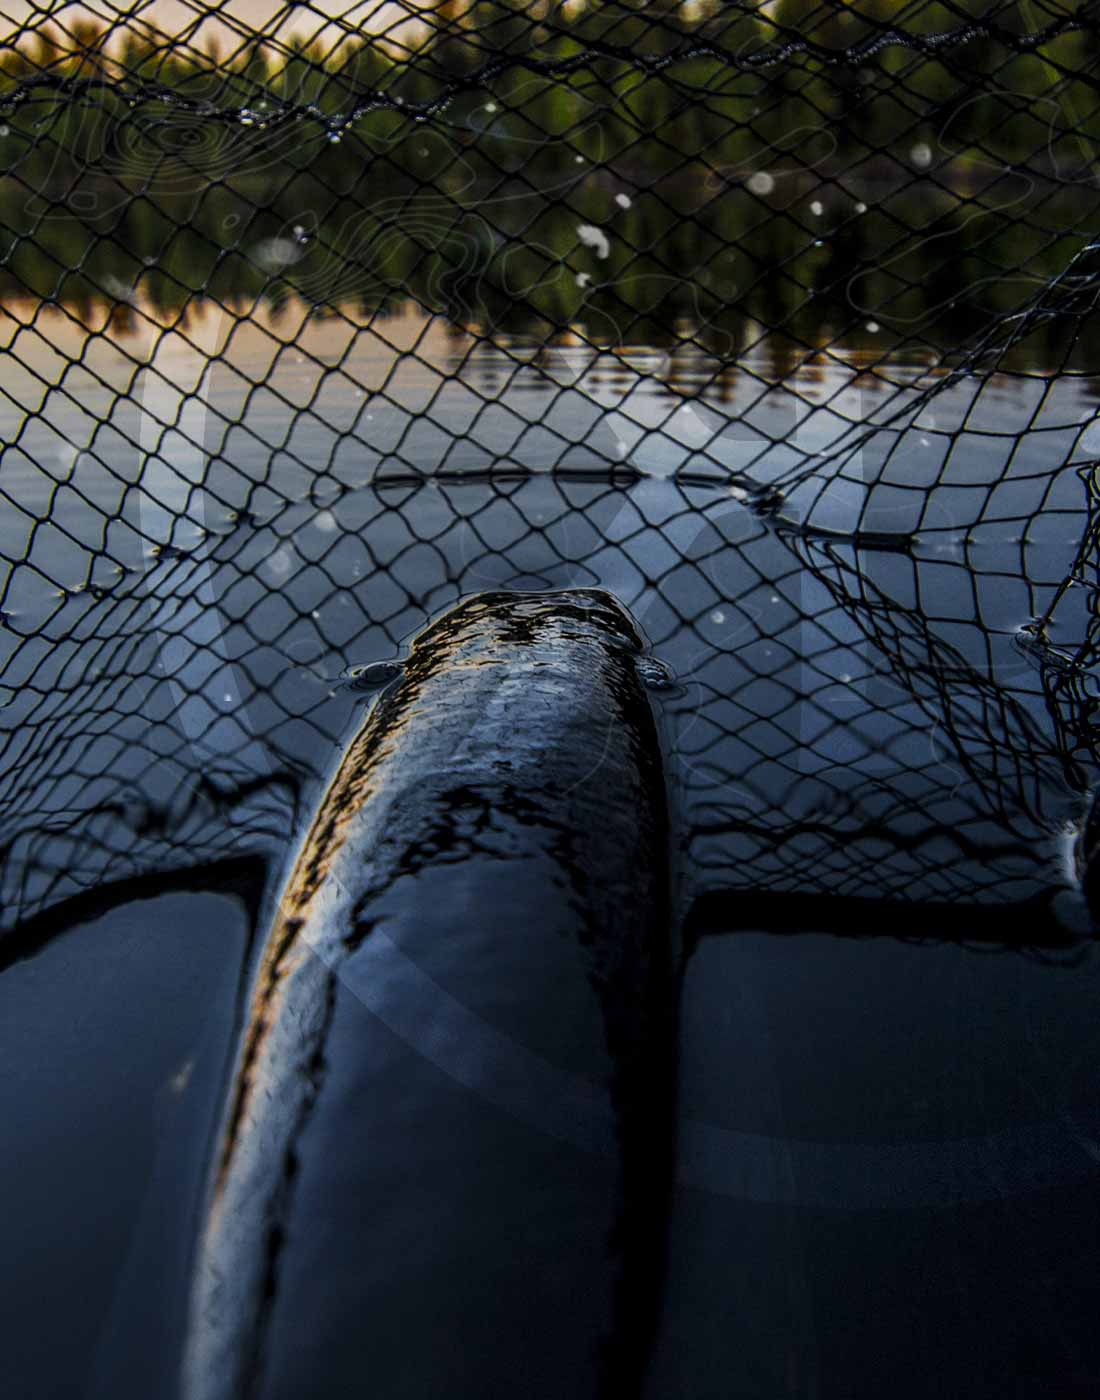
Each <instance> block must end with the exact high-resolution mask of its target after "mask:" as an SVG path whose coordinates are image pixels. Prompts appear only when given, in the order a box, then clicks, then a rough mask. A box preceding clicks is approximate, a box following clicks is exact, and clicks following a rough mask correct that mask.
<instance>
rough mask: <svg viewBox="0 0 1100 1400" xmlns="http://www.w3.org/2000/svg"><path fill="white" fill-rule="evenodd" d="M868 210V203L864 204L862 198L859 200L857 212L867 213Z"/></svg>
mask: <svg viewBox="0 0 1100 1400" xmlns="http://www.w3.org/2000/svg"><path fill="white" fill-rule="evenodd" d="M866 212H867V206H866V204H864V202H863V200H862V199H861V200H860V201H859V203H858V204H857V205H856V213H857V214H866Z"/></svg>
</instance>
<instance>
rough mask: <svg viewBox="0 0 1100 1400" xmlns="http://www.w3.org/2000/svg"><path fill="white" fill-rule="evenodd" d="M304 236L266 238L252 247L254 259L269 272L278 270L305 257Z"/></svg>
mask: <svg viewBox="0 0 1100 1400" xmlns="http://www.w3.org/2000/svg"><path fill="white" fill-rule="evenodd" d="M305 241H306V240H305V239H304V238H297V239H290V238H265V239H263V240H262V242H260V243H257V244H256V245H255V247H254V248H253V249H252V259H253V261H254V262H258V263H259V264H260V266H261V267H262V268H264V269H265V271H267V272H278V271H279V270H280V269H281V268H284V267H290V266H291V265H292V264H294V263H296V262H301V260H302V258H304V257H305V249H304V248H303V247H302V244H303V243H304V242H305Z"/></svg>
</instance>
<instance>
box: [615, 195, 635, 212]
mask: <svg viewBox="0 0 1100 1400" xmlns="http://www.w3.org/2000/svg"><path fill="white" fill-rule="evenodd" d="M615 203H616V204H617V205H618V206H619V208H620V209H629V208H630V205H631V198H630V196H629V195H628V194H617V195H616V196H615Z"/></svg>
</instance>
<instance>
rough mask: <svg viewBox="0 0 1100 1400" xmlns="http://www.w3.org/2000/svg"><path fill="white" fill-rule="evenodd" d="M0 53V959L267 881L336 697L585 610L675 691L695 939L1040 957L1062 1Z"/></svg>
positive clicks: (1063, 255)
mask: <svg viewBox="0 0 1100 1400" xmlns="http://www.w3.org/2000/svg"><path fill="white" fill-rule="evenodd" d="M9 11H10V12H11V18H10V19H9V21H8V22H7V31H8V32H7V34H6V37H4V39H3V41H2V47H0V290H2V297H3V301H2V311H0V345H2V347H3V354H4V365H3V374H2V376H0V439H2V443H3V458H2V462H0V493H2V506H0V582H2V588H0V624H2V625H0V705H2V708H0V724H2V734H0V743H2V747H3V759H2V776H0V848H2V850H3V853H4V863H3V876H2V880H3V906H4V910H5V916H4V923H5V925H6V926H7V927H9V928H11V927H14V926H16V925H19V926H22V927H24V928H33V927H34V926H35V921H36V919H37V920H39V922H41V919H42V918H43V917H44V916H46V915H51V916H53V917H59V918H62V919H63V918H64V917H65V914H64V911H65V910H66V909H67V908H69V909H71V908H75V907H77V906H76V905H73V904H72V901H73V900H77V901H78V903H79V899H80V898H81V897H83V896H86V895H87V894H88V892H89V891H96V892H98V893H99V895H100V896H102V897H105V898H106V897H110V896H109V892H110V891H111V890H112V889H116V890H120V891H121V890H125V889H127V888H131V887H132V882H134V881H135V880H139V879H141V878H145V877H149V876H152V875H155V876H156V877H157V878H158V879H161V880H164V879H167V878H170V877H171V876H172V875H173V874H178V873H179V872H180V871H187V872H190V873H191V875H192V876H194V877H195V878H198V879H200V880H202V879H205V878H210V879H214V878H215V876H216V874H217V872H218V871H219V870H221V869H225V868H229V867H231V866H232V868H234V869H236V868H237V867H236V866H233V862H234V861H236V862H239V861H240V860H241V858H242V857H255V858H256V859H257V861H258V862H259V863H260V865H261V866H263V865H266V867H267V868H274V866H275V865H277V863H278V860H279V858H280V857H281V855H282V854H283V853H284V852H285V849H286V845H287V842H288V840H289V838H290V834H291V833H292V831H293V830H294V828H295V826H296V824H297V823H298V821H299V820H300V818H301V816H302V815H303V814H304V812H305V811H306V810H308V808H309V805H310V804H311V803H312V802H313V801H314V800H315V798H316V796H317V795H318V792H319V789H320V784H321V782H322V781H323V779H324V777H325V775H326V773H327V772H328V771H329V768H330V765H331V762H332V759H333V756H334V753H335V752H336V751H337V750H338V748H339V747H340V745H341V744H342V743H343V741H344V739H345V737H346V735H347V733H348V730H349V726H350V725H351V724H353V723H354V721H355V717H356V712H357V711H356V707H357V706H358V705H360V704H361V703H362V700H363V698H364V695H363V692H364V690H365V689H366V688H367V687H369V685H370V684H371V683H372V681H373V680H374V679H376V678H381V677H384V675H385V674H386V672H385V668H384V667H383V668H381V669H380V670H372V669H370V668H372V667H373V664H374V663H378V662H387V661H392V660H394V659H398V658H399V657H400V653H401V649H402V647H404V646H405V645H406V644H407V641H408V639H409V637H410V636H411V635H412V634H413V633H414V632H415V631H416V630H417V628H418V627H419V626H421V625H422V624H423V622H424V621H425V620H426V619H427V618H428V617H430V616H432V615H434V614H435V613H437V612H438V611H439V610H441V609H442V608H444V607H446V606H447V605H448V604H449V603H450V602H452V601H453V600H454V599H455V598H457V597H459V596H460V595H462V594H464V593H468V592H471V591H476V590H478V589H482V588H487V587H502V586H503V587H515V588H539V587H560V586H570V585H593V584H596V585H600V586H604V587H607V588H610V589H612V590H613V591H614V592H615V593H616V594H617V595H618V596H620V597H621V598H622V599H623V600H624V602H626V604H627V605H628V606H629V607H630V608H631V609H632V611H633V612H634V613H635V615H636V616H637V618H638V620H639V622H640V623H641V625H642V627H643V628H644V630H645V632H646V634H647V636H648V637H649V639H650V641H651V643H652V646H653V649H654V651H655V653H656V655H657V656H659V657H660V658H661V659H662V660H663V661H664V662H666V663H667V665H668V666H669V667H670V668H671V670H672V672H673V673H674V675H675V678H676V684H675V685H674V686H671V687H668V686H666V687H665V688H664V691H663V694H662V695H661V697H660V699H659V704H660V706H661V708H662V713H663V716H664V724H665V731H666V740H667V744H668V755H669V758H668V763H669V772H670V776H671V779H672V781H673V785H674V789H675V792H676V794H677V805H678V811H679V830H680V833H681V842H682V847H683V862H682V863H683V870H684V872H685V886H686V888H687V891H688V898H689V899H690V898H692V897H695V896H698V895H700V894H707V893H708V892H709V893H710V894H711V895H714V894H715V892H720V891H728V890H733V889H736V890H738V891H754V892H756V893H757V894H759V895H761V896H764V895H768V896H771V895H774V896H775V897H776V898H779V897H789V896H799V895H812V896H815V897H817V898H819V899H820V897H821V896H823V895H828V896H832V897H835V899H837V900H843V899H851V898H855V899H868V898H874V899H889V900H894V901H898V902H899V905H902V904H904V905H906V906H918V908H926V909H929V910H930V909H932V908H933V907H934V906H938V905H941V904H944V903H945V902H950V903H951V904H952V906H954V907H957V908H960V907H963V906H970V905H973V904H975V903H979V904H980V903H986V904H999V905H1009V906H1013V907H1021V908H1025V909H1027V910H1029V911H1030V912H1029V914H1028V919H1029V921H1030V922H1029V923H1028V928H1029V929H1030V930H1031V934H1030V935H1028V936H1029V937H1031V940H1032V941H1039V942H1041V941H1042V940H1041V937H1040V933H1038V932H1036V930H1037V929H1039V928H1040V925H1041V924H1042V919H1041V917H1040V915H1039V914H1038V913H1036V910H1040V909H1043V908H1045V907H1046V904H1045V901H1049V900H1050V898H1051V897H1052V896H1053V894H1054V893H1055V892H1056V891H1057V890H1058V889H1059V888H1060V886H1063V885H1064V884H1065V883H1066V881H1067V879H1068V878H1069V877H1068V875H1067V873H1066V870H1065V864H1066V862H1065V858H1064V848H1065V846H1066V843H1067V842H1068V840H1069V834H1068V833H1069V827H1070V825H1071V824H1072V823H1073V822H1074V821H1075V820H1078V819H1079V818H1080V814H1081V810H1082V800H1083V794H1084V793H1085V792H1086V791H1087V790H1088V788H1089V786H1090V784H1091V783H1092V782H1093V780H1094V778H1095V772H1096V764H1097V757H1098V756H1097V752H1096V743H1095V726H1094V724H1093V711H1094V707H1095V705H1096V695H1097V686H1096V673H1095V663H1096V658H1097V653H1096V647H1097V639H1098V631H1097V620H1096V610H1095V599H1096V596H1097V594H1096V585H1097V582H1098V580H1097V577H1096V559H1097V551H1096V537H1097V530H1098V529H1100V526H1098V524H1097V519H1096V514H1095V505H1096V502H1097V500H1098V499H1100V495H1098V488H1097V485H1096V483H1097V477H1096V474H1095V473H1096V470H1097V464H1096V461H1095V460H1094V458H1097V457H1100V418H1098V417H1097V393H1098V390H1100V380H1097V379H1096V378H1095V377H1092V375H1091V367H1092V366H1093V365H1094V364H1095V362H1096V357H1097V351H1098V349H1100V317H1097V315H1096V303H1097V296H1098V293H1100V245H1097V244H1096V243H1095V242H1094V240H1095V238H1096V236H1097V228H1098V220H1097V214H1098V206H1100V184H1098V179H1097V176H1098V172H1100V151H1098V148H1097V142H1098V141H1100V90H1098V74H1100V65H1098V63H1097V58H1098V56H1100V9H1098V7H1096V6H1094V5H1091V4H1084V5H1081V4H1051V3H1039V2H1038V0H1034V3H1011V4H1002V3H965V4H963V3H958V4H946V3H945V4H933V3H926V0H914V3H911V4H907V5H896V4H893V3H885V2H884V0H866V2H865V3H858V4H839V3H832V2H830V3H821V4H816V5H815V4H813V3H809V0H774V3H771V4H768V5H764V6H761V5H755V4H730V3H724V4H719V3H718V2H717V0H685V3H679V4H673V3H652V0H651V3H649V4H648V5H644V6H643V5H642V4H641V3H637V0H620V2H619V3H614V2H613V3H607V2H606V0H604V2H603V3H600V4H594V3H586V0H566V2H565V3H562V4H553V3H549V0H546V3H542V4H520V3H518V0H516V3H504V2H503V0H469V2H468V3H462V0H456V2H455V3H439V4H434V5H428V4H419V5H418V4H413V3H411V0H402V3H396V2H395V0H364V2H363V3H360V4H357V5H355V6H353V7H351V8H346V9H344V8H341V6H340V5H339V4H337V3H332V4H329V5H325V6H321V5H312V4H289V5H284V6H279V5H277V4H265V3H261V0H231V3H229V4H221V5H209V6H207V5H200V4H193V3H189V0H156V3H140V2H139V3H137V4H133V5H131V6H129V7H128V8H127V9H125V10H120V9H115V8H114V7H113V6H111V5H110V4H108V3H105V0H97V3H94V4H90V5H84V6H80V7H77V6H73V5H68V4H64V3H58V4H51V5H48V6H35V7H33V8H32V7H31V6H30V5H26V4H23V5H21V4H17V5H16V7H15V9H14V11H11V7H10V6H9ZM21 16H22V17H23V18H22V22H21ZM362 667H366V668H368V669H367V670H366V671H362V670H359V669H358V668H362ZM655 684H657V685H660V684H661V682H660V681H659V680H655ZM729 907H730V909H732V908H733V907H734V906H733V905H732V904H731V905H730V906H729ZM721 917H728V918H733V917H735V916H734V915H733V914H732V913H731V914H728V915H725V916H721ZM721 917H720V919H719V922H721ZM822 917H824V916H822ZM999 917H1000V916H999ZM927 922H928V926H927V928H926V929H925V930H924V931H925V932H927V933H928V934H932V933H935V932H936V931H937V929H938V928H939V927H940V926H941V924H942V918H941V916H940V915H936V916H935V917H933V915H932V914H931V913H929V914H928V920H927ZM1000 926H1001V927H1003V926H1004V925H1003V923H1002V925H1000ZM906 927H912V928H915V929H916V931H917V932H918V933H919V932H921V925H920V919H919V917H918V918H917V919H916V921H915V922H913V921H911V923H910V924H909V925H906ZM969 927H970V928H971V930H972V931H973V930H976V929H978V930H979V931H980V925H975V924H974V921H973V919H972V918H971V919H970V922H969ZM1025 941H1027V939H1026V938H1025Z"/></svg>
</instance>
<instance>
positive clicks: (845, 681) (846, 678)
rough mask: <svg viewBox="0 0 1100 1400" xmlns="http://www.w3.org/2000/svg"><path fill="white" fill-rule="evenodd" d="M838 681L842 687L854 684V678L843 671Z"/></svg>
mask: <svg viewBox="0 0 1100 1400" xmlns="http://www.w3.org/2000/svg"><path fill="white" fill-rule="evenodd" d="M837 680H838V681H840V683H841V685H851V683H852V678H851V676H850V675H849V674H848V672H847V671H841V673H840V675H839V676H838V677H837Z"/></svg>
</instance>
